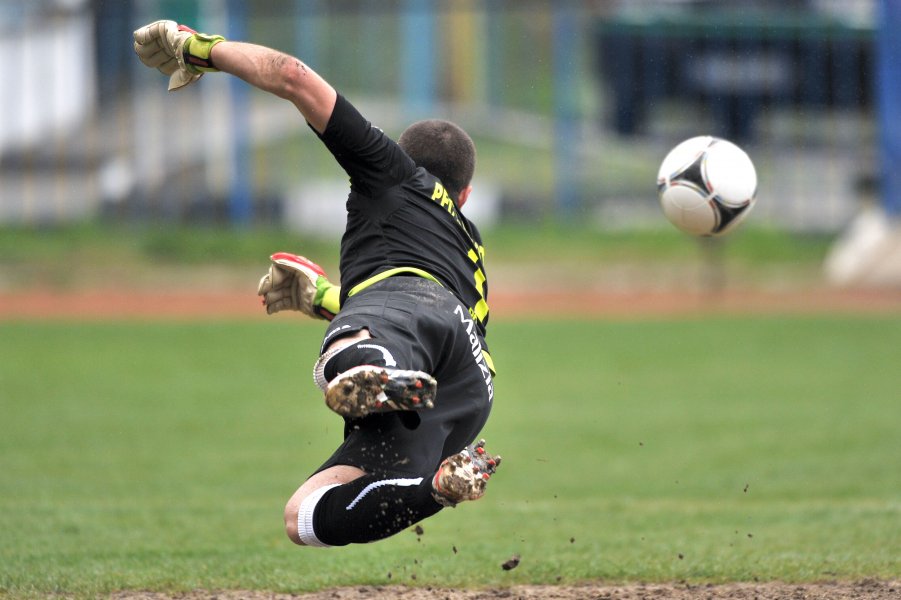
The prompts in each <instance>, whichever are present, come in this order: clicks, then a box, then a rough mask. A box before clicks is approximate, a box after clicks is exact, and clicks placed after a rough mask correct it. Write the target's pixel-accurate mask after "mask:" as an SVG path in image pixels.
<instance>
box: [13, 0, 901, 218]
mask: <svg viewBox="0 0 901 600" xmlns="http://www.w3.org/2000/svg"><path fill="white" fill-rule="evenodd" d="M883 1H885V2H891V1H894V0H883ZM877 2H878V0H842V1H813V0H811V1H808V2H803V1H792V0H784V1H782V2H766V1H761V2H730V1H728V0H721V1H719V2H690V1H676V0H670V1H654V2H652V1H650V0H648V1H644V0H630V1H627V2H613V1H603V0H598V1H594V2H588V1H572V0H569V1H561V2H556V1H555V2H538V1H535V0H446V1H443V0H378V1H377V0H332V1H328V0H267V1H266V2H241V1H238V0H196V1H194V0H182V1H180V0H105V1H104V0H94V1H88V0H36V1H31V2H29V3H27V4H26V3H20V2H18V0H0V31H2V32H3V34H4V35H3V36H2V42H0V47H2V48H3V50H4V53H3V55H4V57H5V60H4V64H3V65H0V86H2V89H3V94H2V97H0V111H2V115H3V117H2V118H3V121H2V125H0V222H3V223H25V224H41V223H48V222H60V221H70V220H84V219H107V220H111V221H116V222H120V221H123V222H129V221H136V220H140V221H148V220H150V221H153V220H157V221H163V222H173V221H175V222H184V221H191V222H204V223H227V222H232V223H239V224H246V223H251V222H270V223H275V222H281V223H286V224H288V225H289V226H291V227H297V228H299V229H308V230H322V229H329V228H332V227H339V223H340V214H338V215H337V216H336V215H335V214H334V213H335V210H336V209H335V208H334V207H337V211H338V212H340V210H341V208H342V207H343V201H342V196H343V195H344V194H345V193H346V191H345V190H344V188H345V184H344V183H343V181H344V179H345V178H344V176H343V173H342V172H341V171H340V170H338V169H337V167H336V166H335V165H334V164H332V161H331V160H330V157H329V156H328V155H327V153H326V151H325V150H324V149H322V148H320V147H319V143H318V141H317V140H316V139H315V137H314V136H312V135H311V133H310V132H309V131H308V130H307V128H306V127H305V125H304V123H303V122H302V119H301V118H300V117H299V115H298V114H297V113H296V111H295V110H294V109H293V107H291V106H290V105H289V104H288V103H285V102H283V101H280V100H277V99H274V98H271V97H267V96H265V95H263V94H261V93H259V92H256V91H253V90H249V89H248V88H247V87H246V86H244V85H243V84H241V83H240V82H237V81H235V80H231V79H229V78H228V77H225V76H216V75H209V76H205V77H204V78H203V79H202V80H201V81H200V82H199V83H198V84H196V85H193V86H191V87H190V88H187V89H185V90H184V91H180V92H177V93H173V94H167V93H166V92H165V79H164V77H163V76H162V75H160V74H159V73H156V72H153V71H150V70H148V69H145V68H144V67H142V66H141V65H140V64H139V62H138V60H137V59H136V58H135V57H134V54H133V51H132V48H131V32H132V31H133V30H134V29H135V28H137V27H138V26H140V25H142V24H144V23H146V22H149V21H152V20H156V19H159V18H172V19H175V20H179V21H182V22H187V23H190V24H192V25H194V26H195V27H196V28H197V29H201V30H205V31H210V32H224V33H225V34H226V35H227V36H229V37H232V38H235V39H247V40H251V41H255V42H258V43H262V44H265V45H268V46H273V47H276V48H278V49H281V50H284V51H286V52H288V53H292V54H296V55H297V56H299V57H301V58H302V59H303V60H304V61H306V62H307V63H308V64H310V65H311V66H312V67H313V68H314V69H316V70H317V71H319V72H320V73H322V74H323V75H324V76H325V77H326V78H327V79H329V80H330V81H331V82H332V83H333V84H334V85H335V86H336V87H337V88H338V89H339V90H340V91H341V92H343V93H345V94H346V95H348V96H349V97H350V98H352V100H353V101H354V102H355V103H357V104H358V105H359V106H360V107H361V108H362V109H363V111H364V113H365V114H366V115H367V116H368V117H369V118H370V119H371V120H372V121H373V122H375V123H377V124H378V125H379V126H381V127H382V128H383V129H385V130H386V131H388V132H389V133H391V134H398V133H399V132H400V131H401V130H402V129H403V127H404V126H405V125H406V124H408V123H409V122H410V121H412V120H414V119H416V118H422V117H426V116H443V117H446V118H451V119H454V120H456V121H458V122H460V124H461V125H463V126H464V127H465V128H466V129H467V130H468V131H470V132H471V133H472V135H473V137H474V138H476V142H477V146H478V148H479V151H480V154H479V165H478V168H477V174H476V182H475V183H476V189H477V191H481V192H482V202H481V203H476V202H473V203H471V206H473V208H475V207H476V205H477V204H481V205H482V207H483V208H482V211H483V212H484V214H483V215H482V216H483V217H484V218H485V219H487V220H488V221H489V222H490V221H494V220H525V219H544V218H561V219H570V220H578V221H579V222H583V223H584V222H589V223H595V224H597V225H598V226H600V227H608V228H627V227H654V226H665V225H664V221H663V219H662V217H661V214H660V212H659V209H658V207H657V205H656V198H655V185H654V184H655V177H656V170H657V166H658V164H659V161H660V160H661V159H662V157H663V156H664V155H665V154H666V152H667V150H668V149H669V148H670V147H671V146H673V145H674V144H676V143H677V142H679V141H681V140H682V139H684V138H687V137H691V136H694V135H699V134H713V135H720V136H723V137H727V138H730V139H733V140H734V141H736V142H738V143H739V144H741V145H743V146H744V147H745V148H746V150H747V151H748V152H749V154H750V155H751V156H752V158H753V159H754V161H755V163H756V165H757V167H758V172H759V177H760V191H759V198H760V201H759V202H758V207H757V208H756V209H755V213H754V214H753V215H752V217H751V218H750V219H749V223H752V224H754V223H756V224H757V225H762V226H770V227H779V228H787V229H791V230H798V231H822V232H835V231H838V230H839V229H841V228H843V227H845V225H846V224H847V223H848V222H849V221H850V220H851V219H852V217H853V216H854V215H855V214H856V212H857V211H858V209H859V207H860V205H861V203H862V202H869V201H873V200H874V199H876V198H877V190H878V184H879V181H880V179H879V171H878V164H879V137H878V130H877V127H876V123H877V113H876V106H877V103H876V102H875V100H874V99H875V97H876V91H875V90H876V87H875V86H876V81H875V73H876V70H875V66H874V65H875V61H876V44H875V32H876V31H877V25H878V24H877V23H876V15H877V14H878V13H877V8H878V3H877ZM895 110H897V108H895ZM468 208H469V207H468ZM752 226H753V225H752Z"/></svg>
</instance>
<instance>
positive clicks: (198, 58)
mask: <svg viewBox="0 0 901 600" xmlns="http://www.w3.org/2000/svg"><path fill="white" fill-rule="evenodd" d="M186 30H188V31H190V30H189V29H187V28H186ZM224 41H225V38H224V37H222V36H221V35H207V34H205V33H195V34H194V35H192V36H191V37H189V38H188V39H187V41H185V47H184V49H183V50H182V56H183V57H184V60H185V66H186V67H187V68H188V70H189V71H192V72H194V73H214V72H216V71H218V70H219V69H217V68H216V67H215V65H213V59H212V58H210V53H211V52H212V51H213V46H215V45H216V44H218V43H219V42H224Z"/></svg>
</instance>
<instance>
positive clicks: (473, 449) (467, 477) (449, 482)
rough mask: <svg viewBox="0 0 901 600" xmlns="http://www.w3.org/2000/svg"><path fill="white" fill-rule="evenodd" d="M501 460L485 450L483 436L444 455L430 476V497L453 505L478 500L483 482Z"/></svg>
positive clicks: (483, 491)
mask: <svg viewBox="0 0 901 600" xmlns="http://www.w3.org/2000/svg"><path fill="white" fill-rule="evenodd" d="M499 464H501V457H500V456H491V455H490V454H488V452H487V451H486V450H485V440H479V442H478V443H477V444H475V445H470V446H467V447H466V448H464V449H463V450H461V451H460V452H458V453H457V454H454V455H452V456H449V457H447V458H446V459H444V461H443V462H442V463H441V466H440V467H438V472H437V473H435V478H434V479H432V498H434V499H435V502H437V503H438V504H441V505H442V506H451V507H453V506H456V505H457V504H459V503H460V502H464V501H466V500H478V499H479V498H481V497H482V495H483V494H484V493H485V485H486V484H487V483H488V480H489V479H490V478H491V476H492V475H493V474H494V472H495V471H496V470H497V466H498V465H499Z"/></svg>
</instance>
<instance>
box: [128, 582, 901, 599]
mask: <svg viewBox="0 0 901 600" xmlns="http://www.w3.org/2000/svg"><path fill="white" fill-rule="evenodd" d="M899 597H901V582H899V581H876V580H864V581H856V582H826V583H806V584H791V583H781V582H768V583H729V584H722V585H712V584H704V585H689V584H684V583H679V584H632V585H606V584H602V583H586V584H581V585H574V586H568V585H560V586H546V585H527V586H523V585H519V586H512V587H506V588H490V589H472V590H449V589H441V588H432V587H422V588H416V587H403V586H358V587H346V588H336V589H330V590H324V591H321V592H316V593H312V594H299V595H293V594H275V593H271V592H252V591H220V592H207V591H195V592H189V593H185V594H177V595H167V594H160V593H151V592H147V593H144V592H120V593H117V594H113V595H112V596H111V598H112V599H114V600H372V599H379V600H495V599H501V598H504V599H510V600H654V599H660V600H819V599H824V600H850V599H867V600H896V599H897V598H899Z"/></svg>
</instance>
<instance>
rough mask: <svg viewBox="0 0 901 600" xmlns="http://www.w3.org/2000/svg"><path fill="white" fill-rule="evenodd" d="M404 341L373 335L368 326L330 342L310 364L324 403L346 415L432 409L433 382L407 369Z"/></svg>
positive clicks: (406, 352) (435, 386)
mask: <svg viewBox="0 0 901 600" xmlns="http://www.w3.org/2000/svg"><path fill="white" fill-rule="evenodd" d="M338 326H339V327H340V326H341V325H340V323H339V325H338ZM406 345H407V344H406V343H405V342H404V341H398V340H396V339H382V338H379V339H373V336H372V335H371V333H370V331H369V329H368V328H363V329H360V330H359V331H357V332H355V333H353V334H351V335H347V336H343V337H340V338H338V339H336V340H334V341H332V342H330V343H329V345H328V347H327V348H326V350H325V352H324V353H323V354H322V356H321V357H320V359H319V361H317V363H316V367H315V369H314V377H315V379H316V382H317V383H318V384H319V385H320V387H321V388H322V389H323V392H324V393H325V402H326V404H327V405H328V407H329V408H330V409H332V410H333V411H334V412H336V413H338V414H339V415H341V416H343V417H349V418H359V417H363V416H366V415H368V414H372V413H379V412H387V411H397V410H420V409H428V408H432V406H434V399H435V394H436V390H437V385H438V384H437V381H435V378H434V377H432V376H431V375H429V374H428V373H426V372H424V371H420V370H417V369H412V368H408V367H409V366H410V365H409V364H408V363H409V362H410V359H409V351H408V350H407V349H406V348H404V346H406Z"/></svg>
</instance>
